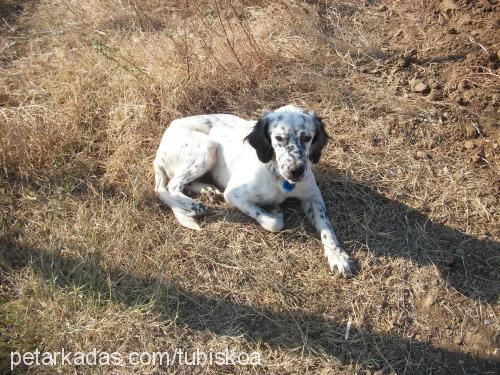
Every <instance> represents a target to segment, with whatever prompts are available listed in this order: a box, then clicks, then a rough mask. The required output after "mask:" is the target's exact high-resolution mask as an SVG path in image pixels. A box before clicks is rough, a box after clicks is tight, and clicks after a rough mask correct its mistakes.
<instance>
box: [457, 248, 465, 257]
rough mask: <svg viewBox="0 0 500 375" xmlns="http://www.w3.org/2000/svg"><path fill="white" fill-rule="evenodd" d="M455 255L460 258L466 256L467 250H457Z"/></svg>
mask: <svg viewBox="0 0 500 375" xmlns="http://www.w3.org/2000/svg"><path fill="white" fill-rule="evenodd" d="M455 254H457V255H458V256H459V257H463V256H465V250H464V249H456V250H455Z"/></svg>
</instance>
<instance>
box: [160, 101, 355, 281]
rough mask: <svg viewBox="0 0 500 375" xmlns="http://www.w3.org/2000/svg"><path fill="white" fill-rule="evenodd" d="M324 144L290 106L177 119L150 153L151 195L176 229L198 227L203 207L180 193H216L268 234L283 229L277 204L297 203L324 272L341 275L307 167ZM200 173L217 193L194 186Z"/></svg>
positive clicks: (346, 265) (347, 267)
mask: <svg viewBox="0 0 500 375" xmlns="http://www.w3.org/2000/svg"><path fill="white" fill-rule="evenodd" d="M327 140H328V135H327V134H326V132H325V127H324V124H323V122H322V121H321V119H320V118H319V117H318V116H317V115H316V114H315V113H313V112H308V111H305V110H303V109H302V108H299V107H296V106H294V105H287V106H284V107H281V108H278V109H277V110H275V111H273V112H268V113H265V114H264V115H263V116H262V117H261V118H260V119H259V120H258V121H247V120H244V119H242V118H239V117H236V116H233V115H229V114H214V115H199V116H192V117H186V118H181V119H177V120H174V121H172V123H171V124H170V126H169V128H168V129H167V130H166V131H165V133H164V135H163V138H162V140H161V143H160V147H159V148H158V151H157V153H156V158H155V160H154V163H153V165H154V172H155V192H156V194H157V195H158V197H159V198H160V199H161V200H162V201H163V202H164V203H165V204H167V205H168V206H170V207H171V208H172V210H173V212H174V215H175V217H176V218H177V220H178V221H179V222H180V223H181V224H182V225H184V226H185V227H188V228H191V229H195V230H200V227H199V225H198V224H197V222H196V220H195V217H196V216H197V215H200V214H202V213H204V212H205V207H204V206H203V204H202V203H200V202H199V201H196V200H194V199H192V198H190V197H188V196H186V195H185V194H184V191H185V190H186V191H188V192H191V193H207V194H213V195H218V194H220V195H222V194H223V195H224V198H225V200H226V201H227V202H229V203H230V204H232V205H234V206H236V207H237V208H238V209H240V210H241V211H243V212H244V213H245V214H247V215H248V216H250V217H252V218H253V219H254V220H256V221H257V222H258V223H259V224H260V225H261V226H262V227H264V229H267V230H268V231H271V232H278V231H280V230H281V229H282V228H283V212H282V211H281V209H280V207H279V205H280V204H281V203H282V202H283V201H284V200H285V199H287V198H298V199H299V200H300V201H301V206H302V209H303V210H304V212H305V214H306V215H307V218H308V219H309V221H310V222H311V223H312V224H313V225H314V227H315V228H316V230H317V231H318V232H319V234H320V236H321V241H322V243H323V247H324V253H325V256H326V257H327V259H328V264H329V266H330V269H331V270H332V272H338V273H339V274H341V275H342V276H348V275H350V274H351V273H352V270H353V265H352V261H351V259H350V258H349V256H348V255H347V253H346V252H345V251H344V250H342V248H341V247H340V245H339V242H338V240H337V237H336V236H335V232H334V231H333V229H332V226H331V224H330V220H329V218H328V214H327V211H326V208H325V204H324V202H323V198H322V196H321V192H320V190H319V188H318V186H317V184H316V180H315V178H314V174H313V172H312V170H311V166H312V164H316V163H318V162H319V159H320V156H321V150H322V149H323V147H324V146H325V145H326V142H327ZM207 174H208V175H210V176H211V177H212V179H213V181H214V182H215V184H216V185H217V186H218V187H219V188H221V189H223V190H224V193H221V192H220V191H219V190H218V188H216V187H215V186H212V185H209V184H206V183H202V182H199V181H197V180H198V179H199V178H200V177H202V176H204V175H207ZM167 178H168V179H169V181H168V183H167ZM265 206H270V207H271V209H270V210H265V209H264V208H262V207H265Z"/></svg>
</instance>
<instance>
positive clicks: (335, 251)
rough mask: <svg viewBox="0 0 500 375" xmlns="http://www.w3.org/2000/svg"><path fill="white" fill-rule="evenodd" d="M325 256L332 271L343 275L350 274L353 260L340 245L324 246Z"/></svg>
mask: <svg viewBox="0 0 500 375" xmlns="http://www.w3.org/2000/svg"><path fill="white" fill-rule="evenodd" d="M325 256H326V259H327V260H328V265H329V266H330V270H331V271H332V272H333V273H338V274H339V275H341V276H343V277H349V276H352V274H353V272H354V262H353V261H352V259H351V258H350V257H349V255H347V253H346V252H345V251H344V250H342V249H341V248H340V247H336V246H325Z"/></svg>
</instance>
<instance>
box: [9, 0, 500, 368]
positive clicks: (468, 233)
mask: <svg viewBox="0 0 500 375" xmlns="http://www.w3.org/2000/svg"><path fill="white" fill-rule="evenodd" d="M368 3H369V2H368ZM393 6H394V9H396V10H399V11H400V13H397V12H396V13H395V17H396V16H398V17H400V16H401V14H403V15H404V14H406V15H409V14H412V13H411V12H415V13H416V14H417V13H418V12H420V11H422V10H424V9H429V3H428V2H415V4H413V5H412V6H409V5H408V9H407V11H408V12H407V13H404V10H405V8H404V6H405V4H404V3H403V4H402V2H394V5H393ZM401 7H402V8H401ZM0 16H1V17H3V19H4V22H3V25H2V26H1V27H0V35H2V38H1V41H0V53H1V55H0V147H1V148H0V168H1V173H0V194H1V195H0V197H1V198H0V206H1V208H2V211H1V212H2V215H1V216H0V230H1V232H0V235H1V237H0V239H1V242H0V266H1V268H0V271H1V273H0V281H1V289H0V300H1V302H2V306H1V307H0V317H1V318H0V345H1V349H2V353H3V358H2V359H3V360H4V364H3V367H1V368H4V369H5V368H7V367H8V366H9V363H8V359H9V358H8V353H9V352H10V351H30V350H34V349H35V348H39V349H40V350H42V351H57V350H60V348H62V347H64V348H65V349H66V350H68V351H91V350H92V349H93V348H97V349H98V350H107V351H110V352H112V351H119V352H128V351H157V350H164V351H167V350H174V349H175V348H179V347H181V348H184V349H185V350H187V351H190V350H196V349H200V350H223V349H225V348H226V347H229V348H231V349H234V350H245V351H248V352H251V351H259V352H261V353H262V358H263V363H262V366H261V367H258V368H251V367H238V366H229V367H217V366H211V367H205V368H202V369H201V371H202V372H206V373H220V372H223V373H247V372H249V373H250V372H255V373H280V374H281V373H307V372H309V373H325V374H326V373H332V372H333V373H346V374H347V373H349V374H351V373H356V372H359V373H363V371H375V370H377V369H382V370H383V371H385V373H389V372H394V373H447V372H448V371H449V372H450V373H458V372H457V371H459V370H458V369H461V368H465V369H466V372H468V373H476V372H479V371H483V372H485V373H488V372H490V373H494V372H495V367H496V366H497V365H498V362H496V361H497V360H498V354H494V353H493V350H494V348H495V347H497V346H498V345H499V343H498V332H499V329H500V322H499V319H498V314H499V312H500V310H499V307H498V286H499V273H498V266H499V258H498V255H499V253H498V251H499V249H500V247H499V242H498V241H499V238H500V235H499V226H498V223H499V220H500V217H499V212H498V209H497V207H498V193H495V190H494V189H495V188H494V186H493V185H494V184H495V183H498V180H497V179H498V175H497V174H496V173H497V171H498V170H499V169H500V168H499V167H500V166H499V164H498V160H497V161H495V160H494V159H491V160H490V161H489V162H488V164H485V165H484V167H483V168H482V169H481V170H479V171H478V170H477V169H476V168H475V167H474V166H473V165H471V163H470V161H469V160H468V159H467V158H466V157H461V154H460V153H456V150H457V148H458V149H460V147H459V146H458V143H459V142H460V141H461V138H457V136H456V126H461V124H462V122H467V121H470V119H471V118H472V119H475V120H477V116H479V117H480V115H477V116H476V115H474V114H471V113H469V112H467V111H464V110H463V109H460V108H458V107H457V106H456V105H448V104H445V103H444V104H442V105H436V104H435V103H430V102H429V101H428V100H426V99H423V98H421V97H420V96H417V95H413V94H410V95H404V96H400V95H396V94H395V93H394V92H393V91H392V90H389V89H388V86H387V85H386V83H385V82H381V81H380V80H378V79H373V78H372V77H371V76H369V75H368V76H367V75H366V74H363V73H362V72H361V71H360V69H359V65H360V64H362V62H363V61H365V60H366V61H368V64H374V63H376V62H377V61H378V60H379V59H383V58H384V57H385V56H386V55H387V54H388V53H389V52H388V51H387V50H386V49H384V48H383V47H381V46H383V45H384V40H385V39H384V38H385V37H384V35H383V34H382V33H379V32H377V27H376V25H377V22H379V17H380V14H379V13H378V10H377V7H374V6H365V5H364V3H363V2H333V3H330V2H323V1H321V2H313V1H310V2H302V1H291V2H272V1H264V0H262V1H257V0H256V1H233V2H230V1H223V2H217V1H190V2H187V1H185V2H176V1H159V0H158V1H141V0H129V1H112V0H80V1H74V0H60V1H21V0H18V1H14V0H8V1H0ZM401 17H402V16H401ZM402 18H403V19H405V18H404V17H402ZM402 22H403V21H402ZM374 25H375V26H374ZM409 47H410V46H408V47H406V46H403V49H409ZM368 66H371V65H368ZM370 69H371V68H370ZM481 79H482V80H483V81H484V80H488V79H490V80H491V81H488V82H483V81H482V82H483V83H484V85H487V87H493V86H494V84H493V83H494V82H497V81H495V80H496V78H495V77H494V76H492V77H489V76H484V75H483V76H481ZM485 87H486V86H485ZM290 102H293V103H296V104H298V105H301V106H304V107H306V108H312V109H314V110H315V111H317V112H318V113H320V114H321V115H322V116H323V117H324V118H325V121H326V123H327V124H328V125H327V130H328V131H329V133H330V135H331V137H332V142H331V144H330V145H329V146H328V148H327V151H326V152H325V154H324V155H325V156H324V159H323V161H322V163H321V164H320V166H319V168H318V170H317V176H318V178H317V179H318V181H319V184H320V186H321V189H322V191H323V194H324V197H325V200H326V202H327V206H328V208H329V210H330V214H331V217H332V220H333V222H334V226H335V227H336V228H337V231H338V233H339V237H340V238H341V239H342V240H343V242H344V244H345V247H346V248H347V249H348V251H349V252H350V253H351V254H353V256H354V258H355V259H356V260H357V262H358V263H359V268H360V271H359V273H358V274H357V275H356V276H355V277H354V278H352V279H349V280H342V279H336V278H334V277H332V276H331V275H330V274H329V273H328V271H327V267H326V263H325V260H324V259H323V258H322V255H321V254H322V251H321V246H320V243H319V241H318V240H317V237H316V235H315V234H314V232H313V231H312V229H311V228H310V226H309V225H308V224H306V223H305V221H304V217H303V215H302V214H301V213H300V212H299V211H298V209H297V206H296V205H294V204H293V203H292V204H290V205H288V206H287V212H288V216H287V217H288V218H287V222H286V230H285V231H283V232H282V233H280V234H271V233H267V232H264V231H263V230H262V229H261V228H259V227H258V226H257V225H256V224H255V223H253V222H252V221H251V220H250V219H248V218H247V217H245V216H244V215H243V214H241V213H239V212H237V211H235V210H234V209H232V208H231V207H229V206H228V205H226V204H224V203H212V202H206V203H207V205H208V206H209V207H210V212H209V214H208V215H207V216H206V217H205V219H204V230H203V231H202V232H199V233H194V232H192V231H189V230H188V229H185V228H181V227H180V226H179V225H178V224H177V223H176V221H175V219H174V218H173V215H172V213H171V212H170V211H169V210H168V209H166V208H165V207H162V205H161V204H160V202H159V201H158V200H157V199H155V197H154V196H153V194H152V185H153V183H152V173H151V162H152V159H153V156H154V152H155V150H156V147H157V146H158V143H159V139H160V137H161V134H162V133H163V131H164V129H165V128H166V127H167V126H168V123H169V122H170V121H171V120H172V119H174V118H176V117H180V116H185V115H191V114H197V113H208V112H229V113H234V114H238V115H241V116H244V117H249V118H250V117H256V116H258V114H259V113H260V112H262V111H263V110H265V109H268V108H274V107H278V106H280V105H282V104H284V103H290ZM444 112H446V113H447V115H446V116H445V120H444V122H443V113H444ZM474 116H476V117H474ZM447 119H448V120H447ZM490 135H491V134H490ZM457 142H458V143H457ZM422 150H423V151H424V155H425V156H424V157H422V156H418V155H421V154H418V152H422ZM450 257H451V259H453V260H454V262H453V264H451V265H450V263H451V262H450V261H449V259H450ZM348 324H349V325H352V326H351V328H350V335H349V338H347V339H345V333H346V327H347V325H348ZM495 340H496V342H495ZM496 353H498V349H497V352H496ZM30 370H31V372H33V373H35V372H37V371H38V372H40V373H52V369H50V368H47V367H43V366H40V367H36V366H35V367H31V368H30ZM59 370H60V371H61V372H63V373H80V372H81V373H109V372H110V371H112V372H113V373H151V372H152V371H156V370H158V369H157V368H153V367H147V366H146V367H136V368H134V367H125V368H122V367H117V368H88V367H87V368H85V367H80V368H77V367H74V368H70V367H62V368H60V369H59ZM159 370H160V371H170V370H172V369H159ZM176 370H177V371H178V372H180V373H189V372H191V371H193V369H192V368H189V367H182V366H181V367H177V368H176ZM19 371H20V372H21V371H26V368H22V369H20V370H19ZM460 371H461V370H460ZM365 373H366V372H365Z"/></svg>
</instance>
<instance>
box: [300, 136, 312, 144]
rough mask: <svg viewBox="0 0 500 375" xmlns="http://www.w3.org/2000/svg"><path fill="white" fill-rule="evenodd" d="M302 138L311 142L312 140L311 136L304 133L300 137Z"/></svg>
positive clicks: (303, 140)
mask: <svg viewBox="0 0 500 375" xmlns="http://www.w3.org/2000/svg"><path fill="white" fill-rule="evenodd" d="M300 139H301V140H302V142H309V141H310V140H311V136H310V135H307V134H304V135H302V136H301V137H300Z"/></svg>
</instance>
